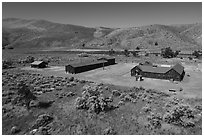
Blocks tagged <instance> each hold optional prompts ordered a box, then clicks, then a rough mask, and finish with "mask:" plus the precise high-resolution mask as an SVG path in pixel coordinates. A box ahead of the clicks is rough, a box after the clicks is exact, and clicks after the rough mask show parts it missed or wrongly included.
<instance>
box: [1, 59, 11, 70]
mask: <svg viewBox="0 0 204 137" xmlns="http://www.w3.org/2000/svg"><path fill="white" fill-rule="evenodd" d="M12 65H13V61H12V60H3V61H2V68H3V69H8V68H11V67H12Z"/></svg>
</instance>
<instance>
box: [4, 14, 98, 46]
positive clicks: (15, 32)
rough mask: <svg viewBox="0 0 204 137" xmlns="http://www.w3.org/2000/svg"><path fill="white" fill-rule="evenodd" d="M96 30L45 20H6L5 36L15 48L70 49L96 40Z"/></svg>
mask: <svg viewBox="0 0 204 137" xmlns="http://www.w3.org/2000/svg"><path fill="white" fill-rule="evenodd" d="M95 30H96V29H95V28H87V27H82V26H75V25H69V24H67V25H65V24H59V23H52V22H48V21H45V20H23V19H15V18H11V19H4V20H3V34H7V35H6V36H5V35H3V37H5V39H6V37H7V39H8V42H9V43H10V46H14V47H38V48H40V47H58V46H60V47H69V46H70V45H72V44H77V43H81V42H83V41H89V40H91V39H93V38H94V36H93V33H94V32H95Z"/></svg>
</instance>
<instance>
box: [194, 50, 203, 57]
mask: <svg viewBox="0 0 204 137" xmlns="http://www.w3.org/2000/svg"><path fill="white" fill-rule="evenodd" d="M192 55H193V56H195V57H196V58H199V57H201V52H200V51H199V50H195V51H194V52H193V53H192Z"/></svg>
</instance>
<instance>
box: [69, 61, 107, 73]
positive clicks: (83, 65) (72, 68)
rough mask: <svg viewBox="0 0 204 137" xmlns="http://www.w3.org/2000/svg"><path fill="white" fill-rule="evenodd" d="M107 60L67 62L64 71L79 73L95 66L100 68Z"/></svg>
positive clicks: (105, 64)
mask: <svg viewBox="0 0 204 137" xmlns="http://www.w3.org/2000/svg"><path fill="white" fill-rule="evenodd" d="M107 65H108V62H107V61H104V60H99V61H92V62H90V61H86V62H79V63H73V64H68V65H66V66H65V71H66V73H67V72H68V73H72V74H76V73H81V72H85V71H89V70H93V69H96V68H101V67H104V66H107Z"/></svg>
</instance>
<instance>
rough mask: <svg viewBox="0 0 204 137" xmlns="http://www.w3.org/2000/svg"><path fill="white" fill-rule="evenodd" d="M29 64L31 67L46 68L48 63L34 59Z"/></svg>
mask: <svg viewBox="0 0 204 137" xmlns="http://www.w3.org/2000/svg"><path fill="white" fill-rule="evenodd" d="M30 65H31V67H32V68H46V67H47V66H48V63H47V62H44V61H34V62H33V63H31V64H30Z"/></svg>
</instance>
